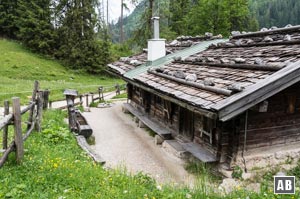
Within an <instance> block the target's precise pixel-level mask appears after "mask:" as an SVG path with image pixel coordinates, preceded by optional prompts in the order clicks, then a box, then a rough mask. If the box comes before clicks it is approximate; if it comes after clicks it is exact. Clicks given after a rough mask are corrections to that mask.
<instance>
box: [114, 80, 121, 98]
mask: <svg viewBox="0 0 300 199" xmlns="http://www.w3.org/2000/svg"><path fill="white" fill-rule="evenodd" d="M115 88H116V96H117V95H120V85H119V84H118V83H117V84H116V86H115Z"/></svg>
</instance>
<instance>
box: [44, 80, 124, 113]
mask: <svg viewBox="0 0 300 199" xmlns="http://www.w3.org/2000/svg"><path fill="white" fill-rule="evenodd" d="M111 88H114V89H115V92H116V96H117V95H120V93H121V90H124V89H126V84H122V85H119V84H116V85H115V86H112V87H106V88H105V87H103V86H99V87H98V90H97V91H96V92H95V91H91V92H88V93H85V94H80V95H77V96H76V97H75V98H74V100H75V99H79V102H74V106H78V105H83V104H84V103H85V106H86V107H89V106H90V103H94V102H97V101H99V102H101V101H104V100H105V98H106V97H107V95H104V94H105V93H104V92H105V89H111ZM46 91H47V94H46V96H47V98H46V97H45V99H47V100H48V95H49V92H50V91H48V90H46ZM84 98H85V99H84ZM64 100H65V99H61V100H57V101H64ZM45 103H48V101H47V102H44V104H45ZM52 103H53V101H49V107H50V108H52ZM46 106H47V105H46ZM67 108H68V105H65V106H61V107H59V109H67Z"/></svg>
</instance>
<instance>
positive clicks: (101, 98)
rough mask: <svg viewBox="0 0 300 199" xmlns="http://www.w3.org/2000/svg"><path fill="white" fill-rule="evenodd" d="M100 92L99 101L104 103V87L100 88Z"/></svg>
mask: <svg viewBox="0 0 300 199" xmlns="http://www.w3.org/2000/svg"><path fill="white" fill-rule="evenodd" d="M98 91H99V101H104V95H103V86H100V87H99V88H98Z"/></svg>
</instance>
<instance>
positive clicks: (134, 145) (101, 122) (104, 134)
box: [84, 102, 192, 185]
mask: <svg viewBox="0 0 300 199" xmlns="http://www.w3.org/2000/svg"><path fill="white" fill-rule="evenodd" d="M121 107H122V102H116V103H115V105H114V106H113V107H111V108H91V112H86V113H84V116H85V117H86V119H87V120H88V122H89V124H90V126H91V127H92V129H93V132H94V133H93V135H94V136H95V137H96V145H94V146H93V147H92V148H93V150H94V151H95V152H96V153H98V154H99V155H100V156H101V157H102V158H103V159H104V160H105V161H106V166H108V167H112V168H126V169H127V171H129V172H131V173H137V172H140V171H142V172H143V173H147V174H149V175H150V176H152V177H154V178H155V179H156V180H157V182H158V183H175V184H182V183H184V184H186V185H190V184H191V181H192V180H191V179H192V177H191V176H190V175H189V174H188V173H187V172H186V170H185V169H184V168H183V164H184V163H183V161H182V160H180V159H179V158H177V157H175V156H173V155H171V154H169V153H167V152H166V151H164V149H163V148H161V147H160V146H157V145H155V144H154V139H153V137H151V136H149V135H148V133H147V132H146V131H145V129H141V128H138V127H137V126H136V124H135V123H134V122H133V121H132V117H131V116H130V115H128V114H124V113H123V112H122V110H121Z"/></svg>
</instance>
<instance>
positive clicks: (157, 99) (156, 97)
mask: <svg viewBox="0 0 300 199" xmlns="http://www.w3.org/2000/svg"><path fill="white" fill-rule="evenodd" d="M162 101H163V100H162V99H161V97H159V96H155V103H156V104H157V105H160V106H162Z"/></svg>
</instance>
